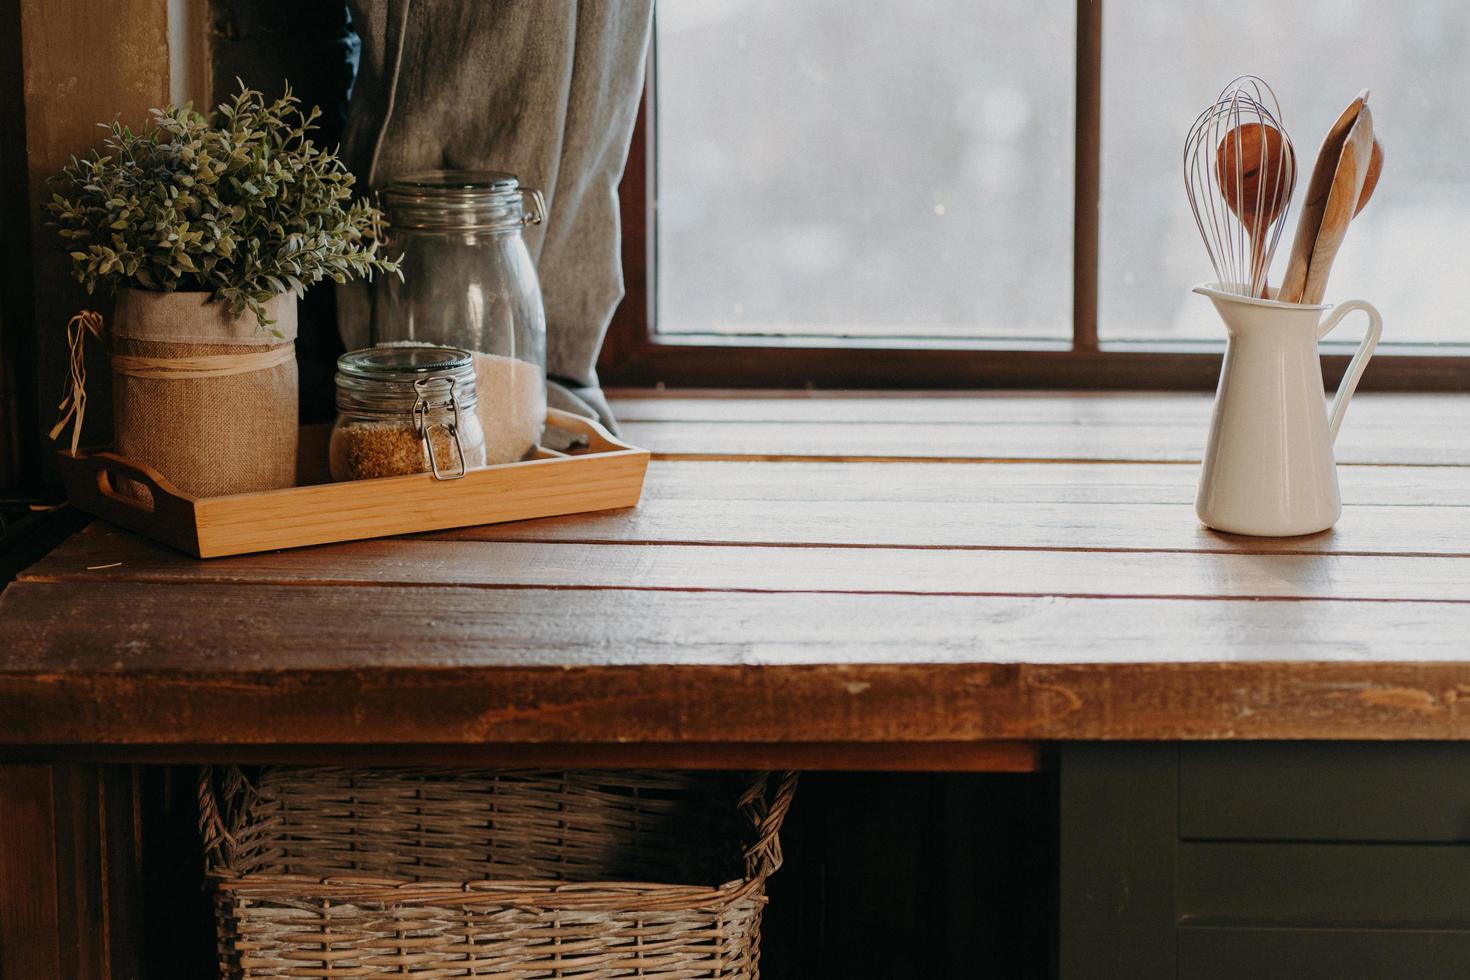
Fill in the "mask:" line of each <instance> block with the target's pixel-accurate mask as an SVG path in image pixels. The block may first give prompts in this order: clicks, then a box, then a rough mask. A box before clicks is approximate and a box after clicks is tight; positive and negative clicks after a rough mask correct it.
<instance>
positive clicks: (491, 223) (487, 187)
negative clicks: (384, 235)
mask: <svg viewBox="0 0 1470 980" xmlns="http://www.w3.org/2000/svg"><path fill="white" fill-rule="evenodd" d="M383 200H384V203H385V204H386V205H387V208H388V227H389V232H388V234H389V236H390V237H392V234H393V231H392V229H393V228H394V227H399V228H424V229H445V230H452V231H466V232H468V231H477V230H498V229H508V228H518V227H520V226H521V225H527V224H540V223H541V221H542V220H543V219H544V218H545V217H546V202H545V200H544V199H543V198H542V196H541V192H540V191H537V190H532V189H530V188H527V187H522V186H521V182H520V178H518V177H517V176H516V175H515V174H510V173H506V172H504V171H502V170H421V171H417V172H415V173H409V174H403V175H402V176H399V177H394V178H393V179H392V180H391V181H390V182H389V183H388V186H387V187H385V188H384V189H383Z"/></svg>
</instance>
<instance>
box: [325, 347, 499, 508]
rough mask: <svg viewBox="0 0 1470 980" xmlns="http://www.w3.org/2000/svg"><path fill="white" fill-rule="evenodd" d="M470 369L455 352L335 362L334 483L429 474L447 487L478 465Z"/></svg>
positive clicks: (380, 351) (480, 441)
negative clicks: (446, 482)
mask: <svg viewBox="0 0 1470 980" xmlns="http://www.w3.org/2000/svg"><path fill="white" fill-rule="evenodd" d="M475 408H476V393H475V367H474V359H473V357H472V356H471V354H470V352H469V351H466V350H461V349H459V348H455V347H431V346H413V347H369V348H367V349H365V350H356V351H351V352H349V353H346V354H343V355H342V356H341V357H339V358H337V422H336V424H335V425H333V426H332V441H331V448H330V451H329V455H330V461H331V469H332V479H333V480H369V479H374V478H376V477H383V476H404V475H407V474H410V473H432V474H433V475H434V478H435V479H436V480H454V479H458V478H459V477H462V476H464V475H465V473H466V472H467V471H468V470H471V469H473V468H475V467H477V466H484V465H485V433H484V430H483V429H482V428H481V426H480V418H479V416H478V414H476V411H475Z"/></svg>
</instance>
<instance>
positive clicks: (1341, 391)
mask: <svg viewBox="0 0 1470 980" xmlns="http://www.w3.org/2000/svg"><path fill="white" fill-rule="evenodd" d="M1355 310H1362V311H1363V312H1364V313H1366V314H1368V331H1367V333H1365V334H1363V342H1362V343H1360V344H1358V352H1357V353H1356V354H1354V355H1353V359H1352V360H1351V361H1349V362H1348V366H1347V371H1345V372H1344V373H1343V376H1342V381H1341V382H1340V383H1339V384H1338V386H1337V395H1336V397H1334V398H1333V399H1332V415H1331V418H1330V420H1329V422H1328V431H1329V432H1330V433H1331V436H1332V441H1333V442H1336V441H1337V430H1338V429H1340V428H1341V427H1342V417H1343V415H1344V414H1346V412H1347V405H1348V401H1349V400H1350V399H1351V398H1352V397H1353V392H1354V391H1356V390H1357V387H1358V379H1359V378H1361V377H1362V376H1363V371H1364V370H1365V369H1367V367H1368V358H1370V357H1372V356H1373V350H1374V348H1376V347H1377V346H1378V338H1379V337H1380V336H1382V335H1383V317H1382V315H1380V314H1379V312H1378V310H1377V308H1375V307H1374V306H1373V304H1372V303H1366V302H1364V301H1363V300H1360V299H1355V300H1349V301H1348V302H1346V303H1343V304H1342V305H1341V306H1339V307H1338V308H1337V309H1335V310H1333V311H1332V313H1331V314H1330V315H1329V316H1328V317H1327V319H1325V320H1323V321H1322V322H1321V323H1319V324H1317V339H1318V340H1321V339H1322V338H1323V337H1325V336H1327V335H1328V334H1329V333H1331V332H1332V328H1333V327H1335V326H1337V325H1338V324H1339V323H1341V322H1342V319H1343V317H1345V316H1347V315H1348V314H1349V313H1352V312H1353V311H1355Z"/></svg>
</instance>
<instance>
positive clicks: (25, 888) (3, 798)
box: [0, 765, 63, 978]
mask: <svg viewBox="0 0 1470 980" xmlns="http://www.w3.org/2000/svg"><path fill="white" fill-rule="evenodd" d="M52 771H53V767H52V766H37V765H29V766H27V765H0V841H3V842H4V844H3V845H0V977H6V978H9V977H60V976H62V975H63V974H62V970H61V949H60V948H59V942H58V940H59V938H60V935H61V932H62V928H63V927H62V922H61V916H62V909H61V905H60V899H59V896H58V895H57V892H56V885H57V866H56V829H55V816H54V812H53V807H52V799H51V774H52Z"/></svg>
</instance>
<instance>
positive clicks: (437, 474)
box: [413, 378, 469, 480]
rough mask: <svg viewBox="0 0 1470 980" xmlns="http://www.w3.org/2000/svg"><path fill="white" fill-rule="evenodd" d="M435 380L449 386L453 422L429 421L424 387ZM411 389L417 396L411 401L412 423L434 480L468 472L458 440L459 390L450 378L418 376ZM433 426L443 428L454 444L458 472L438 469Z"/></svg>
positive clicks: (451, 478)
mask: <svg viewBox="0 0 1470 980" xmlns="http://www.w3.org/2000/svg"><path fill="white" fill-rule="evenodd" d="M435 382H443V383H444V384H446V385H448V386H449V406H450V407H451V408H453V409H454V421H453V422H430V421H429V397H428V395H427V394H426V391H425V389H427V388H428V386H429V385H431V384H434V383H435ZM413 389H414V391H415V392H417V393H418V397H417V398H416V399H415V400H414V403H413V424H414V428H415V430H417V432H418V435H419V438H420V439H422V440H424V449H425V450H427V451H428V453H429V469H430V471H431V472H432V473H433V474H434V479H436V480H458V479H460V478H461V477H463V476H464V475H465V473H466V472H468V469H469V468H468V467H467V466H466V465H465V458H464V446H463V445H461V444H460V441H459V430H460V426H461V422H462V420H461V418H460V414H459V392H458V390H457V389H456V388H455V385H454V380H453V379H452V378H419V379H418V380H417V381H415V382H414V383H413ZM435 426H438V427H439V428H441V429H443V430H444V431H445V433H446V434H447V435H448V436H449V441H450V442H451V443H453V444H454V451H455V453H457V454H458V455H459V472H457V473H455V472H452V471H450V472H444V471H441V470H440V469H439V460H438V457H436V456H435V455H434V440H433V432H434V428H435Z"/></svg>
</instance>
